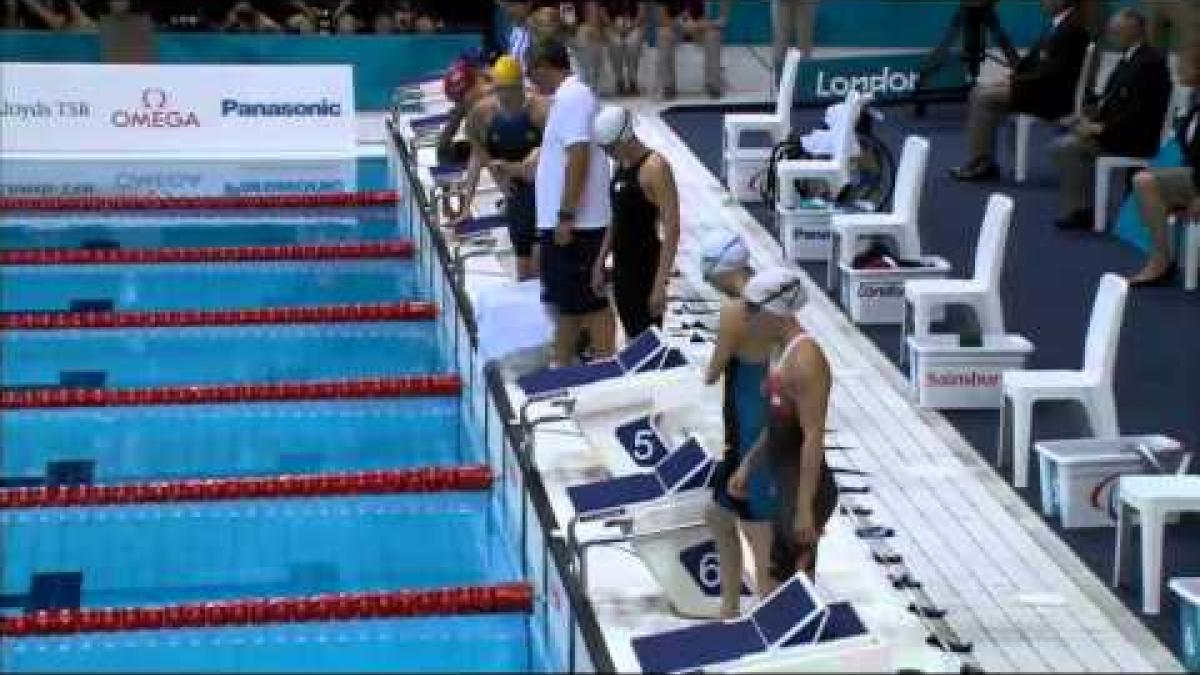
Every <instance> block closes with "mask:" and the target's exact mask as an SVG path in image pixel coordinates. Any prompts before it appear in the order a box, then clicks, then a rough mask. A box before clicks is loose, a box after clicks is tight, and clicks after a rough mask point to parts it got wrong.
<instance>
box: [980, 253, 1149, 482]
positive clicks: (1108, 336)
mask: <svg viewBox="0 0 1200 675" xmlns="http://www.w3.org/2000/svg"><path fill="white" fill-rule="evenodd" d="M1128 294H1129V283H1128V282H1127V281H1126V280H1125V279H1124V278H1122V277H1119V276H1117V275H1115V274H1106V275H1104V277H1103V278H1102V279H1101V280H1100V288H1099V290H1098V291H1097V293H1096V300H1095V302H1094V303H1093V305H1092V315H1091V319H1090V320H1089V322H1088V329H1087V338H1086V339H1085V341H1084V346H1083V369H1082V370H1041V371H1013V372H1006V373H1005V374H1004V381H1003V389H1004V398H1005V402H1006V408H1005V410H1004V412H1002V413H1001V416H1000V439H999V443H998V445H997V460H998V461H1000V462H1003V461H1004V451H1005V447H1006V440H1007V431H1008V427H1009V425H1010V420H1009V419H1008V410H1009V408H1010V407H1011V411H1012V419H1011V427H1012V453H1013V484H1014V485H1016V486H1017V487H1019V488H1023V487H1026V486H1027V485H1028V484H1029V446H1030V436H1031V430H1032V421H1033V419H1032V418H1033V406H1034V404H1035V403H1037V402H1039V401H1078V402H1079V403H1081V404H1082V405H1083V407H1084V410H1085V411H1086V413H1087V417H1088V423H1089V426H1090V427H1091V432H1092V435H1093V436H1094V437H1098V438H1116V437H1118V436H1119V435H1120V429H1119V427H1118V424H1117V400H1116V395H1115V393H1114V391H1113V379H1114V376H1115V375H1116V370H1117V351H1118V347H1119V345H1120V338H1121V324H1122V322H1123V320H1124V316H1125V299H1126V297H1127V296H1128Z"/></svg>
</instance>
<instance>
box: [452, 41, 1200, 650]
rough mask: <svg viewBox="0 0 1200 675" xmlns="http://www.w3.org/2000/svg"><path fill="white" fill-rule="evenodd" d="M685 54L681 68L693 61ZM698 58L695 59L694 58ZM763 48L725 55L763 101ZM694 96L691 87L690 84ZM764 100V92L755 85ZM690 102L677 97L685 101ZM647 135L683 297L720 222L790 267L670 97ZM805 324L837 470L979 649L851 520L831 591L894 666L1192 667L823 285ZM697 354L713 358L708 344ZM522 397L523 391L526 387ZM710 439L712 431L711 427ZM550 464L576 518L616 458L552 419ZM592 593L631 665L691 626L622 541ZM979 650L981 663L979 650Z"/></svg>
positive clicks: (551, 477)
mask: <svg viewBox="0 0 1200 675" xmlns="http://www.w3.org/2000/svg"><path fill="white" fill-rule="evenodd" d="M690 53H691V50H688V51H685V52H684V53H682V54H681V57H680V64H681V72H695V70H694V69H692V68H689V67H688V63H689V61H688V59H689V58H694V54H690ZM689 54H690V55H689ZM762 56H763V54H762V49H761V48H730V49H728V50H727V65H726V68H727V79H729V80H730V81H731V82H734V81H736V82H738V83H739V85H740V86H741V88H744V89H746V90H747V91H735V92H734V95H733V96H732V97H731V98H732V99H733V100H737V99H744V100H752V99H754V98H755V97H756V95H755V94H754V93H753V91H755V90H757V91H760V92H761V91H763V90H764V89H765V87H764V86H763V85H762V83H765V82H767V78H768V77H769V73H768V71H767V70H766V67H765V65H764V63H765V62H764V61H763V59H762ZM680 86H681V90H683V91H687V90H689V87H690V86H691V85H690V83H689V82H688V80H687V78H682V81H681V83H680ZM757 98H758V100H762V98H761V94H758V95H757ZM680 102H684V101H677V102H675V103H676V104H678V103H680ZM630 105H631V106H633V107H634V108H635V109H636V110H637V113H638V121H637V129H638V132H639V134H640V135H641V136H642V137H643V139H644V140H645V141H646V142H647V144H648V145H650V146H651V147H654V148H655V149H657V150H659V151H660V152H662V153H664V154H665V155H666V156H667V157H668V159H669V160H670V161H671V164H672V166H673V168H674V170H675V174H676V181H677V182H678V185H679V189H680V192H681V194H684V195H686V199H685V200H684V205H683V229H684V234H683V240H682V242H681V252H680V258H679V260H680V262H679V267H680V269H681V271H682V275H683V276H682V278H680V279H677V280H676V287H675V288H674V289H673V290H674V291H676V292H677V293H678V294H682V295H687V296H689V297H695V296H697V295H704V296H708V297H713V292H712V291H711V290H707V289H706V287H705V285H704V284H703V283H701V282H700V281H699V275H698V270H697V267H698V242H699V241H701V240H702V239H703V237H704V235H705V233H706V232H708V231H710V230H712V229H714V228H725V229H728V230H732V231H736V232H740V233H741V234H742V236H743V238H744V239H745V240H746V242H747V243H748V245H749V247H750V249H751V251H752V254H753V257H754V258H755V263H756V266H758V267H760V268H761V267H763V266H766V265H772V264H780V263H782V256H781V252H780V250H779V246H778V244H777V243H776V242H775V241H774V239H773V238H772V237H771V236H770V235H769V234H768V233H767V232H765V231H764V230H763V229H762V228H761V227H760V226H759V224H758V223H757V222H756V221H755V219H754V218H753V217H752V216H751V215H750V214H749V213H748V212H747V211H746V210H745V209H744V208H742V206H741V205H740V204H738V203H737V202H736V201H734V200H733V199H732V198H731V197H730V195H729V194H728V192H727V191H726V190H725V189H724V187H723V186H722V185H721V183H720V181H719V180H718V179H717V178H716V177H714V176H713V175H712V174H711V173H709V172H708V170H707V169H705V167H704V166H703V165H702V164H701V163H700V162H699V161H698V160H697V159H696V158H695V157H694V156H693V155H692V153H691V152H690V151H689V150H688V148H687V147H686V145H685V144H684V143H683V141H681V140H680V139H679V138H678V137H677V136H676V135H675V134H674V132H673V131H672V130H671V129H670V128H669V127H668V126H667V125H666V124H665V123H664V122H663V121H662V120H661V118H660V117H659V115H658V113H659V111H660V109H661V105H659V104H656V103H650V102H646V101H637V102H630ZM509 268H510V265H509V260H508V259H507V258H505V257H498V256H480V257H474V258H471V259H470V260H468V261H467V274H466V279H467V286H468V291H469V293H470V294H472V295H473V296H478V294H479V293H481V292H484V289H486V288H487V287H489V286H493V285H496V284H503V283H506V281H505V279H506V278H507V276H508V275H509V274H510V272H509ZM808 290H809V294H810V298H811V300H810V303H809V305H808V307H806V308H805V310H804V311H803V312H802V313H801V315H800V318H801V321H802V323H803V324H804V325H805V327H806V328H807V329H808V331H809V332H810V333H811V334H812V335H813V336H814V337H815V338H816V339H817V340H818V342H819V343H820V344H821V345H822V347H823V348H824V349H825V350H826V352H827V354H828V356H829V358H830V361H831V365H832V367H833V371H834V379H835V385H834V392H833V397H832V402H831V406H832V408H831V414H830V423H829V426H830V428H831V429H834V430H835V431H834V432H833V434H832V435H831V437H830V440H831V441H832V442H833V444H835V445H840V446H845V447H847V448H848V449H847V450H843V451H838V452H836V453H831V455H830V460H831V462H832V463H835V464H836V465H837V466H839V467H843V468H848V469H857V470H860V471H865V472H867V473H868V474H869V477H868V478H867V479H865V482H866V484H868V485H869V486H870V487H871V493H870V494H869V495H867V496H865V497H859V496H856V497H855V499H856V500H857V501H858V502H859V503H860V504H862V505H864V506H867V507H870V508H871V509H872V510H873V511H874V518H875V520H876V521H877V522H878V523H879V524H882V525H885V526H888V527H892V528H894V529H895V530H896V532H897V536H896V537H895V538H894V539H893V540H891V544H892V547H893V548H895V549H896V550H897V551H898V552H900V553H901V554H903V556H904V557H905V560H906V562H907V565H908V568H909V570H910V571H911V573H912V575H913V577H914V578H915V579H916V580H918V581H920V582H921V583H922V584H923V585H924V588H925V590H926V591H927V593H928V595H929V596H930V598H931V599H932V600H933V602H934V603H936V604H937V605H938V606H940V607H942V608H944V609H946V610H948V615H947V621H948V622H949V624H950V626H952V627H953V629H954V631H955V632H956V633H957V634H958V636H959V637H961V638H962V639H963V640H966V641H969V642H971V643H973V644H974V651H973V656H972V657H970V658H969V659H968V661H962V660H960V658H959V657H958V656H955V655H949V654H945V653H943V652H941V651H940V650H937V649H934V648H931V647H929V646H927V645H926V642H925V638H926V636H927V635H928V628H927V626H925V625H923V624H922V622H921V621H920V620H919V619H918V618H917V617H916V616H915V615H913V614H911V613H909V612H908V611H907V607H908V604H909V603H910V602H911V601H912V600H911V598H910V596H909V595H907V594H906V593H904V592H901V591H897V590H895V589H893V587H892V585H891V584H890V583H889V581H888V579H887V575H886V573H887V570H886V569H885V568H884V567H881V566H879V565H877V564H876V563H875V562H874V561H872V559H871V555H870V551H869V550H868V548H867V545H866V543H864V542H863V541H862V540H860V539H858V538H857V537H856V535H855V532H854V524H853V523H852V522H851V521H850V520H849V518H848V517H846V516H842V515H837V516H835V518H834V521H833V522H832V523H831V526H830V528H829V532H828V534H827V536H826V539H825V540H824V541H823V544H822V556H821V560H820V567H819V570H818V587H819V589H820V591H821V592H822V594H823V595H824V596H825V598H826V599H827V600H829V601H840V600H845V601H850V602H852V603H853V604H854V606H855V608H856V609H857V610H858V611H859V613H860V614H861V615H862V617H863V618H864V620H865V621H866V623H867V624H868V626H869V627H870V629H871V630H872V631H873V632H874V633H875V634H876V635H877V636H879V637H880V638H881V639H882V640H884V641H885V642H886V643H887V644H888V645H889V646H890V647H891V648H892V650H893V653H892V658H893V662H894V666H895V668H896V669H900V668H916V669H921V670H924V671H929V672H939V671H941V672H950V671H958V670H959V668H960V667H961V666H962V665H963V664H964V663H966V662H972V663H973V664H975V665H978V666H979V667H982V668H983V669H984V670H987V671H1013V672H1015V671H1021V672H1027V671H1028V672H1032V671H1038V672H1046V671H1056V672H1058V671H1072V672H1083V671H1088V672H1115V671H1135V672H1139V671H1140V672H1146V671H1156V672H1182V667H1181V665H1180V664H1179V663H1178V661H1177V660H1176V659H1175V658H1174V657H1173V656H1172V655H1171V653H1170V652H1169V651H1168V650H1167V649H1166V648H1165V647H1164V646H1163V645H1162V644H1161V643H1159V642H1158V640H1157V639H1156V638H1155V637H1154V636H1153V635H1152V634H1151V633H1150V632H1149V631H1148V630H1147V629H1146V628H1145V627H1144V626H1143V625H1142V624H1141V622H1140V621H1139V620H1138V618H1137V617H1136V616H1134V615H1133V614H1132V613H1130V612H1129V610H1127V609H1126V608H1125V607H1124V606H1123V605H1122V604H1121V603H1120V602H1119V601H1118V600H1117V598H1116V597H1115V596H1113V594H1112V593H1111V592H1110V591H1109V590H1108V589H1107V587H1106V586H1105V585H1104V582H1103V581H1102V580H1101V579H1098V578H1097V577H1096V576H1095V575H1093V574H1092V572H1091V571H1089V569H1088V568H1087V567H1086V566H1085V565H1084V564H1083V563H1082V562H1081V561H1080V560H1079V559H1078V558H1077V557H1076V556H1075V554H1074V553H1073V552H1072V551H1071V550H1070V549H1069V548H1068V547H1067V546H1066V544H1064V543H1063V542H1062V541H1061V540H1060V539H1059V538H1058V537H1057V536H1056V535H1055V534H1054V533H1053V532H1052V531H1051V530H1050V529H1049V528H1048V527H1047V526H1046V525H1045V524H1044V523H1043V521H1042V520H1041V518H1040V517H1039V516H1038V514H1036V513H1034V512H1033V511H1032V510H1031V509H1030V508H1029V507H1028V506H1026V504H1025V503H1024V502H1023V501H1021V499H1020V498H1019V497H1018V496H1017V495H1016V494H1015V493H1014V492H1013V490H1012V488H1011V487H1010V486H1009V485H1008V484H1007V483H1005V482H1004V481H1003V480H1002V479H1001V477H1000V476H999V475H998V474H996V473H995V471H994V470H992V469H991V468H990V467H989V466H988V465H986V463H984V462H983V461H982V460H981V459H980V458H979V455H978V454H977V453H976V452H975V450H974V449H972V448H971V447H970V446H969V445H968V444H967V442H966V441H965V440H964V439H963V438H962V437H961V436H960V435H959V434H958V432H957V431H956V430H955V429H954V428H953V427H952V426H951V425H950V424H949V423H948V422H947V421H946V420H945V418H944V417H942V416H941V415H940V414H939V413H937V412H936V411H929V410H922V409H919V408H918V407H917V406H916V405H915V403H914V401H913V398H912V396H911V395H910V394H909V393H908V387H907V382H906V380H905V378H904V376H903V374H902V373H901V372H899V371H898V370H897V369H896V368H895V367H894V366H893V365H892V364H891V363H890V362H889V361H888V360H887V359H886V358H885V357H884V356H883V355H882V354H881V353H880V352H879V351H878V350H877V349H876V348H875V346H874V345H873V344H872V343H871V342H870V340H868V339H867V338H866V337H865V336H863V335H862V334H861V333H860V332H859V331H858V330H857V329H856V328H855V326H854V325H853V324H852V323H851V322H850V321H849V320H848V319H847V318H846V317H845V316H844V315H843V313H842V312H841V310H840V309H839V308H838V307H837V306H836V304H835V303H834V302H832V301H831V300H830V299H829V298H828V297H827V296H826V295H825V294H824V292H823V290H822V289H821V288H820V287H819V286H818V285H817V284H814V283H812V282H811V280H810V283H809V284H808ZM669 315H670V319H669V323H668V326H667V328H668V331H667V332H668V333H669V334H670V333H672V332H678V331H675V330H673V328H677V327H678V326H679V324H681V323H688V324H694V323H695V322H702V323H707V324H709V325H711V324H712V323H714V319H713V317H712V316H692V315H688V314H676V313H675V312H674V311H672V312H670V313H669ZM682 342H683V343H685V345H684V346H685V348H686V349H692V351H693V353H696V354H697V355H698V356H702V353H701V352H702V350H697V349H693V348H692V347H691V346H690V345H686V342H687V341H686V339H684V340H682ZM511 389H512V391H511V394H512V396H513V400H514V403H515V404H517V405H519V404H520V403H521V395H520V393H519V391H518V390H517V388H516V387H515V386H513V387H512V388H511ZM701 405H703V406H704V412H703V414H702V415H699V417H701V418H703V419H707V420H710V423H711V424H712V425H717V424H719V417H720V414H719V407H720V403H719V400H716V398H715V397H706V398H704V399H703V401H702V403H701ZM697 431H698V432H701V433H702V435H705V434H708V433H713V429H703V430H697ZM535 445H536V462H537V465H538V467H539V468H540V470H541V471H542V474H543V477H544V479H545V482H546V485H547V488H548V490H549V492H550V495H551V499H552V501H553V503H554V508H555V511H556V514H557V516H558V519H559V522H560V523H567V522H569V521H570V519H571V518H572V517H573V516H574V513H573V510H572V507H571V505H570V502H569V500H568V499H567V498H566V492H565V490H566V488H567V486H570V485H574V484H577V483H582V482H586V481H590V480H595V479H596V478H597V477H603V476H605V475H607V471H606V469H605V468H604V467H605V464H604V462H603V460H602V458H601V457H600V456H599V454H598V453H597V452H595V451H594V450H593V449H592V448H591V447H590V446H589V444H588V443H587V442H586V440H585V439H584V437H583V435H582V434H581V433H580V431H579V429H578V428H577V427H576V426H575V425H574V424H573V423H571V422H560V423H553V424H546V425H542V426H539V427H538V428H537V431H536V440H535ZM589 560H590V578H589V582H588V592H589V595H590V597H591V598H592V601H593V603H594V605H595V608H596V612H597V615H598V618H599V620H600V623H601V626H602V630H603V633H604V637H605V639H606V641H607V644H608V647H609V650H610V652H611V655H612V657H613V659H614V662H615V664H616V666H617V668H618V669H619V670H620V671H638V670H640V668H639V666H638V664H637V660H636V658H635V656H634V654H633V651H632V647H631V644H630V639H631V638H632V637H634V636H637V635H642V634H647V633H652V632H657V631H660V630H665V629H670V628H673V627H677V626H681V625H686V624H688V623H691V622H690V621H688V620H685V619H681V618H678V617H676V616H675V615H673V614H672V613H671V612H670V611H669V609H668V607H667V603H666V601H665V599H664V598H663V594H662V592H661V590H660V589H659V587H658V585H657V583H656V582H655V580H654V578H653V577H651V576H650V574H648V572H647V571H646V568H645V567H644V566H643V564H642V563H641V562H640V561H639V559H638V558H637V557H636V556H634V555H631V553H630V552H629V551H628V550H626V549H622V548H617V547H606V548H599V549H596V550H594V551H593V553H592V554H591V556H590V558H589ZM972 659H973V660H972Z"/></svg>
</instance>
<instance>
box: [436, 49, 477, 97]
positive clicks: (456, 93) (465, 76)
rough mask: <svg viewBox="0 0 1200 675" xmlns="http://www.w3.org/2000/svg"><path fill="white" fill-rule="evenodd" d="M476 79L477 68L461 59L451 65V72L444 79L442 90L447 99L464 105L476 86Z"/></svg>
mask: <svg viewBox="0 0 1200 675" xmlns="http://www.w3.org/2000/svg"><path fill="white" fill-rule="evenodd" d="M475 79H476V73H475V68H474V67H472V66H471V64H469V63H467V62H466V61H464V60H461V59H460V60H458V61H455V62H454V63H453V64H451V66H450V70H448V71H446V76H445V77H443V78H442V90H443V91H444V92H445V94H446V98H448V99H450V100H451V101H453V102H454V103H462V100H463V98H465V97H466V95H467V92H468V91H470V90H471V87H473V86H475Z"/></svg>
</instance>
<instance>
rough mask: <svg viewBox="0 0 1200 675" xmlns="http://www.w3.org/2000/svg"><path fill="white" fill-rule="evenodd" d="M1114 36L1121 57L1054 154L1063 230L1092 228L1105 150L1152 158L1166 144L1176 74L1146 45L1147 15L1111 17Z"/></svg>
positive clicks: (1123, 13)
mask: <svg viewBox="0 0 1200 675" xmlns="http://www.w3.org/2000/svg"><path fill="white" fill-rule="evenodd" d="M1108 36H1109V40H1110V41H1111V42H1112V43H1113V44H1114V45H1115V46H1116V47H1117V49H1119V50H1120V52H1121V60H1120V62H1118V64H1117V67H1116V68H1115V69H1114V70H1113V72H1112V74H1111V75H1109V78H1108V82H1107V83H1106V84H1105V85H1104V89H1103V91H1102V93H1101V94H1100V96H1099V98H1098V99H1095V100H1093V101H1090V102H1089V103H1088V104H1087V106H1086V107H1085V110H1084V113H1083V115H1082V116H1081V117H1080V119H1078V120H1074V124H1073V125H1072V127H1071V130H1070V131H1068V132H1067V133H1065V134H1063V135H1062V136H1059V137H1058V139H1057V140H1055V141H1054V145H1053V147H1052V148H1051V152H1050V155H1051V157H1052V158H1053V159H1054V164H1055V165H1056V166H1057V167H1058V170H1059V172H1060V174H1061V179H1062V181H1061V183H1060V185H1059V197H1060V201H1059V204H1060V210H1059V215H1060V218H1059V220H1058V221H1057V222H1056V223H1055V225H1057V226H1058V227H1059V228H1061V229H1080V230H1083V229H1089V228H1091V226H1092V222H1093V219H1092V215H1093V214H1092V211H1091V204H1092V201H1093V192H1094V189H1095V185H1094V181H1093V176H1094V174H1095V167H1096V158H1097V157H1098V156H1100V155H1118V156H1125V157H1146V158H1148V157H1153V156H1154V155H1156V154H1157V153H1158V149H1159V147H1160V146H1161V145H1162V128H1163V118H1164V117H1165V116H1166V114H1167V107H1168V106H1169V105H1170V102H1171V73H1170V71H1169V69H1168V68H1167V60H1166V59H1165V58H1164V57H1163V55H1162V52H1160V51H1158V50H1157V49H1155V48H1154V47H1152V46H1150V45H1149V44H1147V41H1146V17H1145V16H1144V15H1143V14H1142V13H1141V12H1138V11H1136V10H1132V9H1122V10H1121V11H1119V12H1117V13H1116V14H1114V15H1113V17H1112V19H1110V20H1109V22H1108Z"/></svg>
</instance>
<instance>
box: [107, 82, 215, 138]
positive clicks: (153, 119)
mask: <svg viewBox="0 0 1200 675" xmlns="http://www.w3.org/2000/svg"><path fill="white" fill-rule="evenodd" d="M140 103H141V105H140V106H138V107H135V108H130V109H128V110H114V111H113V114H112V118H111V121H112V125H113V126H114V127H118V128H122V129H129V128H133V129H179V128H185V127H199V126H200V118H199V117H198V116H197V115H196V113H195V111H192V110H180V109H178V108H176V107H174V106H173V105H171V97H170V96H169V95H168V94H167V91H166V90H165V89H161V88H159V87H147V88H146V89H143V90H142V97H141V101H140Z"/></svg>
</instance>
